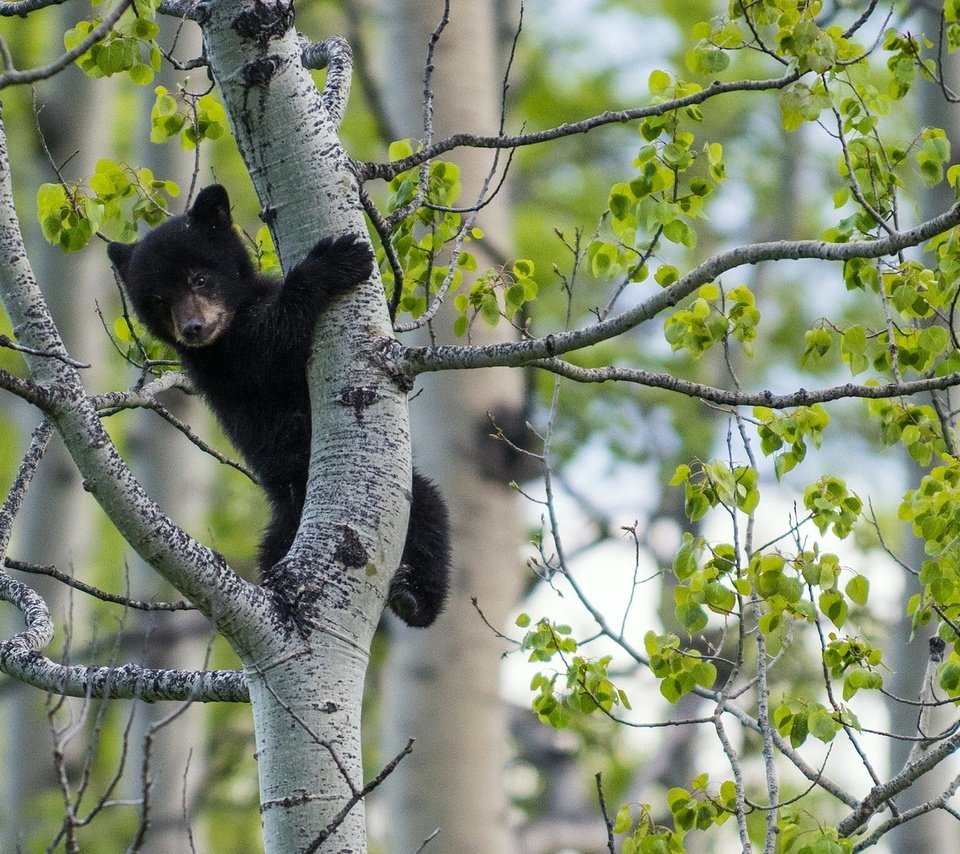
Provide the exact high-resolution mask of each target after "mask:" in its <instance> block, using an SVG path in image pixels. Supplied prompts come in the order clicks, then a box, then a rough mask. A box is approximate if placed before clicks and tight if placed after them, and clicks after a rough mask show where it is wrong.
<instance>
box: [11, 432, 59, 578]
mask: <svg viewBox="0 0 960 854" xmlns="http://www.w3.org/2000/svg"><path fill="white" fill-rule="evenodd" d="M52 435H53V424H51V423H50V422H49V421H44V422H42V423H41V424H40V425H39V426H38V427H37V428H36V429H35V430H34V431H33V435H32V436H31V437H30V447H29V448H28V449H27V453H26V456H24V458H23V461H22V462H21V463H20V468H19V469H18V470H17V476H16V477H15V478H14V481H13V486H11V487H10V492H9V493H7V497H6V498H5V499H4V502H3V504H2V505H0V559H2V558H3V557H4V555H5V554H6V552H7V546H8V545H9V543H10V534H11V532H12V530H13V520H14V518H16V515H17V513H18V512H19V511H20V507H21V505H22V504H23V499H24V496H25V495H26V494H27V490H28V489H29V488H30V484H31V483H32V481H33V476H34V475H35V474H36V472H37V466H39V465H40V460H41V459H43V454H44V452H45V451H46V450H47V445H48V444H49V442H50V437H51V436H52Z"/></svg>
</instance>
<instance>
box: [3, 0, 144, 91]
mask: <svg viewBox="0 0 960 854" xmlns="http://www.w3.org/2000/svg"><path fill="white" fill-rule="evenodd" d="M31 2H33V0H31ZM132 3H133V0H122V2H121V3H120V4H119V5H118V6H117V7H116V8H115V9H113V10H111V12H110V14H108V15H107V16H106V17H104V19H103V20H102V21H101V22H100V24H99V26H97V27H95V28H94V29H92V30H91V31H90V33H89V34H88V35H87V37H86V38H85V39H84V40H83V41H82V42H80V44H78V45H77V46H76V47H75V48H73V50H68V51H67V52H66V53H64V54H62V55H61V56H60V57H58V58H57V59H55V60H53V62H48V63H47V64H46V65H42V66H40V67H39V68H31V69H30V70H29V71H17V70H16V69H13V68H11V69H7V70H6V71H4V72H3V74H0V89H3V88H4V87H6V86H15V85H17V84H20V83H35V82H36V81H37V80H44V79H46V78H47V77H53V75H55V74H58V73H59V72H61V71H63V69H64V68H66V67H67V66H68V65H70V63H71V62H73V61H74V60H76V59H79V58H80V57H81V56H83V54H85V53H86V52H87V51H88V50H90V48H91V47H93V46H94V45H95V44H96V43H97V42H98V41H100V39H102V38H104V37H105V36H106V35H107V33H109V32H110V31H111V30H112V29H113V26H114V24H116V23H117V21H119V20H120V16H121V15H123V13H124V12H126V11H127V9H129V8H130V6H131V5H132ZM10 5H19V4H10ZM46 5H52V4H46ZM28 11H30V10H28ZM13 14H20V13H19V12H14V13H13Z"/></svg>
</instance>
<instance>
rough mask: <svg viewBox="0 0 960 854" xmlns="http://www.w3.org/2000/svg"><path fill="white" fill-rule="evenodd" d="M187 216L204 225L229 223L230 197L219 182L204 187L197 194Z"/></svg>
mask: <svg viewBox="0 0 960 854" xmlns="http://www.w3.org/2000/svg"><path fill="white" fill-rule="evenodd" d="M187 216H189V217H190V219H192V220H194V221H195V222H199V223H203V224H204V225H212V226H218V225H230V223H231V222H232V220H231V218H230V197H229V196H227V191H226V190H225V189H224V188H223V187H221V186H220V185H219V184H211V185H210V186H209V187H204V188H203V189H202V190H201V191H200V192H199V194H198V195H197V199H196V201H195V202H194V203H193V207H192V208H190V210H189V211H187Z"/></svg>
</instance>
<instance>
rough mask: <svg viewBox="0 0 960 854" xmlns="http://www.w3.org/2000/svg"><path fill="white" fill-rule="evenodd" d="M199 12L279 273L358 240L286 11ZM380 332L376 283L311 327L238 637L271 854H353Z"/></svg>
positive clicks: (381, 391)
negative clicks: (255, 603) (264, 597)
mask: <svg viewBox="0 0 960 854" xmlns="http://www.w3.org/2000/svg"><path fill="white" fill-rule="evenodd" d="M204 8H205V10H206V11H207V17H206V19H205V21H203V30H204V45H205V49H206V55H207V59H208V61H209V63H210V71H211V73H212V76H213V78H214V80H215V81H216V83H217V85H218V88H219V89H220V92H221V95H222V97H223V100H224V104H225V106H226V108H227V111H228V113H229V115H230V119H231V123H232V126H233V130H234V133H235V135H236V138H237V142H238V144H239V147H240V151H241V153H242V155H243V157H244V160H245V162H246V164H247V168H248V170H249V172H250V175H251V178H252V179H253V182H254V185H255V187H256V189H257V192H258V195H259V197H260V200H261V203H262V205H263V207H264V210H265V212H266V216H265V219H266V220H267V222H268V223H269V224H270V225H271V227H272V229H273V231H274V236H275V238H276V241H277V246H278V249H279V252H280V257H281V261H282V263H283V266H284V269H286V270H289V269H290V267H291V266H292V265H293V264H295V263H296V262H297V261H298V260H299V259H300V258H302V257H303V256H304V255H305V254H306V253H307V252H308V251H309V249H310V248H311V247H312V245H313V243H314V242H315V241H316V240H317V238H319V237H320V236H322V235H337V234H344V233H354V234H365V226H364V220H363V215H362V213H361V209H360V206H359V203H358V196H357V187H356V181H355V179H354V176H353V173H352V172H351V170H350V168H349V164H348V162H347V159H346V157H345V155H344V153H343V151H342V149H341V148H340V144H339V140H338V139H337V136H336V123H337V121H338V116H335V115H331V112H330V111H329V109H328V108H332V109H333V110H334V111H337V110H342V106H343V101H344V100H345V93H344V92H340V93H333V96H334V97H333V100H332V101H331V100H324V99H321V93H320V92H319V91H318V89H317V88H316V86H315V84H314V82H313V80H312V78H311V77H310V74H309V72H308V71H307V69H306V68H304V66H303V65H302V62H301V45H300V43H299V41H298V39H297V37H296V33H295V31H294V30H293V29H290V28H289V24H290V21H291V19H292V14H293V8H292V6H286V5H283V4H279V3H278V4H268V3H262V2H258V3H256V4H243V5H238V4H236V3H234V2H228V1H227V0H214V2H211V3H209V4H207V5H206V6H205V7H204ZM347 85H349V81H347ZM334 102H336V103H334ZM388 335H390V326H389V318H388V316H387V311H386V304H385V301H384V298H383V290H382V284H381V283H380V280H379V276H376V275H375V276H374V277H373V278H372V279H371V281H369V282H368V283H367V284H366V285H364V286H362V287H361V288H358V290H357V291H356V292H355V293H352V294H350V295H349V296H347V297H345V298H343V299H340V300H338V301H337V302H336V303H335V304H334V306H332V307H331V309H330V310H329V311H327V312H325V313H324V315H323V316H322V317H321V319H320V321H319V323H318V325H317V330H316V332H315V341H316V342H317V343H318V346H317V347H316V350H315V355H314V358H313V362H312V365H311V367H310V369H309V371H308V378H309V381H310V384H311V399H312V403H313V409H312V418H313V446H312V453H311V464H310V483H309V485H308V492H307V505H306V507H305V510H304V522H303V524H302V525H301V528H300V531H299V533H298V535H297V539H296V541H295V542H294V544H293V548H292V551H291V555H290V558H289V559H288V560H289V565H288V566H285V569H284V572H285V573H286V574H287V575H286V577H285V578H283V579H281V581H280V582H279V584H278V589H275V590H273V591H271V594H270V595H271V597H272V600H273V604H274V605H275V610H276V616H277V617H280V618H281V619H283V618H284V617H286V619H285V620H283V622H279V621H278V620H277V619H276V618H275V619H274V621H273V624H272V625H267V626H263V627H262V628H260V627H258V628H253V627H250V628H251V629H252V631H251V632H250V633H248V634H246V635H245V636H244V637H242V638H240V639H239V640H240V644H239V647H240V652H241V654H242V655H243V657H244V660H245V662H246V665H247V667H246V672H247V677H248V682H249V687H250V699H251V703H252V705H253V716H254V726H255V731H256V740H257V758H258V763H259V770H260V795H261V813H262V816H263V825H264V844H265V848H266V851H267V852H271V854H280V852H284V854H286V852H293V851H298V850H304V848H306V847H307V846H309V845H310V844H311V842H313V841H315V840H317V839H318V838H319V836H320V835H321V834H322V833H324V832H326V831H328V830H329V829H330V828H331V827H333V826H336V830H335V831H334V832H333V833H332V834H331V835H330V837H329V838H327V839H326V841H325V842H323V843H322V844H320V845H319V847H318V848H317V850H319V851H321V852H327V851H337V852H363V851H366V831H365V826H364V812H363V803H362V800H360V801H359V802H357V803H355V804H354V805H353V806H352V808H350V809H349V811H348V812H347V813H346V815H345V816H342V810H343V809H344V808H345V807H346V806H347V805H348V803H347V799H348V798H349V796H350V794H351V791H352V792H353V793H357V792H358V791H359V790H360V788H361V787H362V785H363V780H362V769H361V764H360V704H361V699H362V690H363V680H364V675H365V672H366V667H367V661H368V656H369V649H370V641H371V638H372V636H373V632H374V629H375V628H376V625H377V623H378V621H379V618H380V613H381V610H382V606H383V600H384V596H385V591H386V586H387V582H388V577H387V576H388V574H389V572H391V571H392V570H393V569H394V568H395V567H396V565H397V563H398V561H399V557H400V551H401V547H402V544H403V538H404V533H405V530H406V521H407V513H408V501H407V499H405V498H404V495H405V494H406V495H408V494H409V487H410V446H409V430H408V423H407V406H406V395H405V393H404V392H403V390H402V389H401V388H400V387H399V385H398V384H397V383H396V382H394V381H393V379H392V378H391V377H390V376H389V375H388V374H387V372H386V369H385V368H384V367H383V366H382V365H381V364H379V363H378V362H377V360H376V358H375V345H376V342H377V340H378V339H380V338H383V337H385V336H388ZM361 389H362V390H365V391H367V392H368V394H367V395H365V396H364V399H365V400H370V401H372V402H371V403H370V405H366V404H364V408H362V409H361V407H360V405H359V404H353V403H350V401H353V400H356V399H358V397H357V396H355V395H353V394H352V392H354V391H357V390H361ZM348 534H349V535H350V536H351V537H353V538H355V540H354V541H355V542H356V543H358V544H359V545H360V548H361V549H362V551H363V553H364V555H365V560H364V561H363V562H362V565H361V566H359V567H356V566H344V565H343V559H338V554H339V552H338V548H337V547H338V545H339V544H340V543H339V540H340V538H342V537H346V536H347V535H348ZM258 631H259V635H257V634H256V632H258ZM246 643H249V646H247V647H246V648H244V647H243V644H246ZM338 814H340V815H338ZM337 822H340V823H339V824H337Z"/></svg>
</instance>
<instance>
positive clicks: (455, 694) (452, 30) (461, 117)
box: [382, 0, 523, 854]
mask: <svg viewBox="0 0 960 854" xmlns="http://www.w3.org/2000/svg"><path fill="white" fill-rule="evenodd" d="M383 10H384V13H385V24H386V37H385V38H384V39H383V41H382V44H383V45H384V47H385V48H386V50H385V52H384V56H383V61H384V63H385V65H386V67H387V68H389V69H390V72H389V74H385V75H383V79H384V81H385V82H386V87H385V88H386V97H385V98H384V101H385V103H386V104H388V105H389V107H390V108H391V110H392V112H393V125H394V126H395V127H397V128H398V129H399V131H400V132H401V133H403V134H409V135H410V136H412V137H414V138H420V137H421V136H422V134H423V130H422V124H421V123H420V116H421V115H422V113H423V108H422V88H423V87H422V79H423V66H424V60H425V57H426V51H427V43H428V41H429V37H430V33H431V32H432V31H433V29H434V27H436V25H437V23H438V22H439V21H440V18H441V14H442V11H443V3H442V2H438V0H384V2H383ZM494 11H495V10H494V4H493V3H492V2H489V0H482V2H481V0H454V2H452V3H451V9H450V23H449V25H448V26H447V28H446V29H445V30H444V32H443V34H442V35H441V37H440V40H439V43H438V44H437V49H436V55H435V71H434V77H433V89H434V93H435V96H436V101H435V116H434V130H435V134H436V136H437V138H441V137H443V136H445V135H447V134H449V133H451V132H454V131H474V132H478V133H479V132H482V133H495V132H496V130H497V128H498V127H499V124H500V113H501V108H500V101H501V89H502V82H503V74H504V68H503V64H502V63H501V61H500V57H499V54H498V50H497V43H496V32H497V20H496V16H495V13H494ZM492 156H493V155H492V152H489V151H487V152H479V151H470V150H463V151H461V152H459V153H458V156H457V163H458V165H459V166H460V169H461V181H462V184H463V192H462V193H461V196H460V201H459V204H460V205H461V206H470V205H472V204H475V202H476V200H477V195H478V193H479V191H480V188H481V185H482V183H483V179H484V178H485V177H486V175H487V172H488V171H489V169H490V165H491V162H492ZM501 162H502V161H501ZM493 183H494V184H495V181H494V182H493ZM509 220H510V216H509V204H508V200H507V199H506V197H505V196H504V195H503V194H501V196H500V197H499V198H498V199H496V200H495V201H494V202H493V204H491V205H490V206H489V207H487V208H485V209H484V210H483V212H482V213H481V215H480V218H479V219H478V224H479V225H480V227H481V228H482V229H483V230H484V231H485V232H487V233H488V234H495V235H497V236H498V237H499V238H500V239H503V236H504V235H508V234H510V222H509ZM468 248H469V249H470V250H471V251H476V252H477V254H478V256H479V258H478V261H479V264H480V268H481V269H484V268H485V267H486V266H488V265H489V264H490V263H491V261H490V259H489V257H484V254H483V252H482V247H481V248H480V249H479V250H478V247H476V246H469V247H468ZM498 248H501V249H504V248H507V249H508V248H509V247H498ZM451 324H452V320H451V318H450V315H449V314H448V313H444V312H441V313H440V317H439V321H438V322H437V323H436V324H435V331H436V332H437V335H438V339H439V340H440V341H441V342H443V341H449V340H451V335H450V328H451ZM503 337H504V332H503V330H502V329H496V330H490V329H489V328H487V327H485V326H484V324H483V323H482V322H480V321H478V322H477V323H476V324H474V326H473V329H472V331H471V340H472V341H473V343H476V344H484V343H489V342H490V341H492V340H503ZM421 383H422V388H423V393H422V394H421V395H420V396H418V397H417V399H416V400H414V401H413V403H412V405H411V419H412V422H413V436H414V456H415V459H416V462H417V466H418V468H420V469H422V470H423V471H424V472H425V473H426V474H429V475H430V476H431V477H434V478H435V479H436V480H437V481H438V482H439V484H440V486H441V489H442V490H443V492H444V495H445V497H446V500H447V502H448V504H449V507H450V511H451V519H452V526H453V577H452V586H451V596H450V601H449V604H448V605H447V609H446V611H445V613H444V614H443V615H441V617H440V619H439V620H438V621H437V623H436V625H435V626H434V627H433V628H432V629H430V631H429V633H415V632H412V631H409V630H406V629H403V628H402V627H401V628H400V629H398V631H396V632H394V633H393V635H392V637H391V646H390V655H389V660H388V663H387V666H386V674H385V692H386V697H385V700H384V702H383V708H384V714H385V715H386V720H385V727H384V751H385V753H390V752H392V751H393V750H395V749H397V748H398V747H399V746H401V745H402V744H403V743H404V741H405V739H406V738H407V737H410V736H415V737H416V739H417V741H416V744H415V746H414V752H413V754H412V755H411V756H410V757H409V758H408V759H407V760H405V761H404V762H403V764H402V765H401V766H400V767H399V768H398V770H397V773H396V774H395V775H394V777H393V778H391V780H390V781H389V783H388V784H387V786H386V794H387V799H388V812H389V816H388V821H387V832H388V838H387V845H386V849H387V850H388V851H391V852H394V851H396V852H401V851H415V850H417V848H418V846H419V845H420V844H421V843H422V842H423V840H424V838H425V837H426V836H427V835H428V834H429V833H431V832H432V831H433V830H434V829H435V828H437V827H439V828H440V835H439V836H438V837H437V839H436V841H434V842H431V843H430V844H431V845H432V846H436V848H437V850H438V851H443V852H454V851H455V852H458V854H501V852H509V851H515V850H516V845H515V844H514V842H513V838H512V833H511V831H510V827H509V822H508V803H507V800H506V795H505V791H504V780H503V774H504V766H505V763H506V761H507V759H508V757H509V734H508V731H507V716H506V709H505V705H504V703H503V702H502V700H501V699H500V696H499V693H498V667H497V662H498V661H499V658H500V655H501V654H502V652H503V646H502V643H501V642H500V641H499V640H498V639H497V638H496V637H494V636H493V634H492V633H491V632H490V630H489V629H488V628H486V627H485V626H484V625H483V624H482V622H481V620H480V618H479V616H478V614H477V611H476V609H475V608H474V607H473V605H472V604H471V597H476V598H477V600H478V605H479V606H480V608H482V609H483V612H484V614H485V615H486V617H487V618H488V619H489V620H490V622H491V623H492V624H493V625H494V626H501V625H503V624H504V622H505V621H506V619H507V616H508V614H509V611H510V609H511V608H512V607H514V606H515V604H516V602H517V600H518V597H519V593H520V585H521V580H522V564H521V561H520V559H519V549H520V546H521V545H522V543H523V528H522V524H521V519H520V507H519V504H518V501H517V497H516V495H515V494H514V493H513V492H512V491H511V490H510V489H509V488H508V487H507V484H508V482H509V481H510V480H511V478H512V475H511V473H510V471H509V470H508V469H505V468H504V467H503V466H502V465H498V464H497V463H496V462H495V461H496V460H498V459H503V458H504V455H505V454H504V446H503V445H502V444H501V445H499V446H497V445H495V444H494V442H493V440H491V439H489V438H488V434H489V433H491V431H492V429H493V428H492V426H491V423H490V419H489V417H488V415H487V413H501V414H502V412H503V411H504V410H507V411H509V412H511V413H513V414H514V415H516V414H518V413H520V412H521V411H522V409H521V407H522V397H523V375H522V372H520V371H508V370H502V369H501V370H493V371H483V372H479V373H478V372H471V373H470V375H469V377H468V376H466V375H464V374H462V373H455V372H449V373H443V374H432V375H430V376H423V377H421V378H420V380H419V383H418V384H421Z"/></svg>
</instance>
